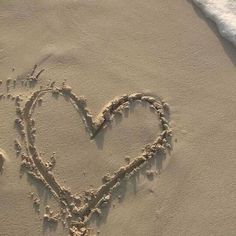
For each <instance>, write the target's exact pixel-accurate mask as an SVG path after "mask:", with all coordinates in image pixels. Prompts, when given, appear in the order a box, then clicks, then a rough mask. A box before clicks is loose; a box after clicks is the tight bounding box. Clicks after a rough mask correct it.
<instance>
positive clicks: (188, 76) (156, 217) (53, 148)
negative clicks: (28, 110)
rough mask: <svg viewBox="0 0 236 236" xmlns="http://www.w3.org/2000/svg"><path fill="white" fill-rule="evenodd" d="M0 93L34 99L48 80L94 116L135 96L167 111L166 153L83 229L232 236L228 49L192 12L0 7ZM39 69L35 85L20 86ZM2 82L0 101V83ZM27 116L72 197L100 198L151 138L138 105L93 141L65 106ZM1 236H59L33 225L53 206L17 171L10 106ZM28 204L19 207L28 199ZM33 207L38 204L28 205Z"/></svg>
mask: <svg viewBox="0 0 236 236" xmlns="http://www.w3.org/2000/svg"><path fill="white" fill-rule="evenodd" d="M0 32H1V36H0V71H1V74H0V80H2V81H3V83H2V85H1V86H0V94H8V93H10V94H12V95H13V96H17V95H19V94H21V97H22V99H23V100H22V102H21V103H22V105H23V104H24V102H25V101H27V99H29V97H30V95H31V94H32V92H34V91H36V90H39V89H40V86H43V87H44V88H45V87H46V86H47V84H48V83H51V82H52V81H55V82H56V85H58V86H59V87H60V86H61V84H62V82H63V81H65V80H66V84H68V85H69V86H71V87H72V91H73V92H74V93H75V94H76V95H78V96H82V95H83V96H85V97H86V99H87V103H88V107H89V108H90V109H91V111H92V113H93V114H94V117H96V115H98V114H99V112H100V111H101V110H102V108H103V107H104V106H105V105H106V104H107V103H108V102H109V101H111V100H113V99H114V98H115V97H117V96H120V95H123V94H130V93H136V92H141V93H145V94H149V95H151V96H153V97H160V98H161V99H163V100H164V101H165V102H167V103H168V104H169V107H170V117H169V118H170V127H171V129H172V130H173V137H172V144H173V147H172V150H171V152H170V153H168V154H167V158H166V159H165V160H163V161H162V162H161V161H160V160H159V161H156V162H148V164H147V167H146V169H148V170H149V169H150V168H151V169H152V170H154V172H155V173H157V174H155V175H154V176H153V178H148V177H147V173H146V169H145V168H144V169H141V170H140V171H139V172H138V174H136V175H135V176H134V177H132V178H131V179H129V180H127V181H124V182H122V181H121V186H120V187H119V188H118V189H117V190H116V191H115V192H114V193H113V194H112V200H111V202H110V204H109V205H108V206H106V207H104V208H102V212H101V215H99V216H93V217H92V219H91V220H90V221H89V224H88V227H90V228H93V229H94V234H98V233H99V235H104V236H110V235H111V236H120V235H124V236H131V235H132V236H133V235H136V236H141V235H149V236H158V235H165V236H172V235H181V236H182V235H191V236H192V235H196V236H198V235H201V236H209V235H214V236H217V235H219V236H220V235H228V236H231V235H232V236H233V235H235V234H236V225H235V220H236V188H235V179H236V172H235V167H236V159H235V152H236V146H235V141H236V120H235V119H234V117H235V116H236V110H235V106H236V94H235V88H236V70H235V66H236V49H235V48H234V47H233V46H232V45H231V44H230V43H229V42H228V41H226V40H225V39H223V38H222V37H221V36H220V34H219V33H218V31H217V29H216V27H215V25H214V24H213V23H212V22H211V21H209V20H208V19H207V18H206V17H205V16H204V15H203V14H202V13H201V11H200V10H199V9H198V8H196V7H195V6H194V5H193V4H192V3H191V1H180V0H176V1H170V0H165V1H162V0H160V1H154V0H149V1H145V2H143V1H135V0H130V1H123V0H120V1H113V0H111V1H107V0H101V1H95V0H89V1H87V0H86V1H85V0H84V1H81V0H79V1H72V0H68V1H56V0H52V1H50V2H48V1H45V0H42V1H35V0H33V1H32V0H31V1H29V0H26V1H24V2H23V3H22V1H16V0H11V1H1V2H0ZM35 64H37V65H38V68H37V72H38V71H40V70H41V69H45V71H44V72H43V73H42V74H41V75H40V77H39V81H38V83H37V84H36V85H35V86H34V87H33V88H30V87H29V86H22V81H24V79H25V78H26V75H27V74H28V73H30V71H31V70H32V68H33V66H34V65H35ZM9 77H11V78H12V80H13V81H14V80H16V82H15V83H16V86H15V88H14V85H13V84H14V82H12V81H11V82H10V87H9V91H8V92H7V86H6V82H7V79H8V78H9ZM41 103H42V104H38V105H37V106H36V107H35V112H34V114H33V118H34V120H35V122H36V127H37V131H36V134H37V135H36V141H35V145H36V147H37V149H38V151H39V152H40V153H41V155H42V159H43V160H44V161H48V160H50V157H51V156H52V154H53V152H55V153H56V154H55V156H56V166H55V168H54V169H53V174H54V176H55V178H56V179H57V180H58V182H59V183H60V185H61V186H65V187H69V188H70V190H71V192H72V193H77V194H80V193H81V192H83V191H85V190H88V189H91V188H94V189H96V188H98V187H99V186H100V185H101V184H102V177H103V176H104V175H105V174H107V172H110V173H113V172H114V171H116V170H117V169H119V167H120V166H122V165H125V164H127V163H126V161H125V157H126V159H127V156H128V157H130V159H131V160H133V159H134V158H136V157H137V156H139V155H140V154H141V153H142V148H143V147H144V146H145V144H147V143H152V142H153V141H154V140H155V138H156V137H157V136H158V135H159V133H160V121H159V119H157V117H156V114H154V113H153V112H151V111H149V108H148V106H144V104H143V102H138V104H137V106H136V107H135V108H134V109H133V110H132V111H130V112H129V114H128V115H126V116H125V115H123V117H122V118H121V117H120V118H116V119H115V120H114V121H113V122H112V125H109V127H108V128H107V129H106V130H105V131H101V132H100V133H99V134H98V135H97V136H96V138H95V139H93V140H91V139H90V137H89V134H88V132H87V131H86V130H85V127H84V123H83V121H82V119H81V116H80V114H78V112H77V111H76V110H75V109H74V107H73V106H72V105H71V103H70V102H68V98H67V97H66V96H65V97H63V96H62V97H61V96H60V97H59V98H58V99H55V98H53V97H52V96H51V95H50V94H46V95H45V96H44V97H43V98H42V102H41ZM0 119H1V122H0V133H1V135H0V151H1V152H2V151H3V154H4V163H3V169H2V171H1V174H0V235H1V236H15V235H17V236H26V235H27V236H28V235H29V236H31V235H34V236H41V235H50V236H51V235H52V236H54V235H57V236H64V235H68V229H66V227H65V228H63V225H62V224H61V222H58V224H53V223H48V222H45V221H44V220H43V216H44V214H45V207H46V206H47V205H50V207H51V208H52V209H53V210H54V211H55V212H57V211H58V210H59V209H60V207H58V203H57V201H56V200H55V198H54V197H53V196H52V194H51V193H50V192H49V191H48V190H46V188H45V187H44V185H43V184H40V183H39V182H38V181H35V179H34V178H32V177H30V176H28V175H27V173H26V172H25V171H21V170H20V165H21V158H20V157H19V156H18V157H17V156H16V150H15V146H14V140H15V139H17V140H21V138H20V135H19V133H18V132H17V130H16V128H15V127H14V120H15V119H16V106H15V101H13V100H11V99H9V98H7V97H6V98H2V99H1V100H0ZM32 192H33V193H34V194H33V199H32V197H29V195H30V193H32ZM34 199H36V200H37V199H40V205H39V209H40V212H38V205H37V204H36V205H35V204H34V203H33V201H34Z"/></svg>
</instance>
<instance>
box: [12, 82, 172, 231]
mask: <svg viewBox="0 0 236 236" xmlns="http://www.w3.org/2000/svg"><path fill="white" fill-rule="evenodd" d="M47 93H52V94H53V95H62V96H65V97H67V98H69V99H70V101H71V102H72V104H73V105H74V106H75V107H76V109H78V110H80V111H82V116H83V117H84V118H85V119H84V122H85V126H86V127H87V128H88V130H89V131H90V133H89V134H90V138H91V139H94V138H95V137H96V135H97V134H98V133H99V132H100V131H101V130H102V129H103V128H104V126H105V125H106V123H107V122H110V118H111V117H113V116H115V114H116V112H119V109H121V108H122V107H124V104H126V103H131V102H135V101H142V102H147V103H148V104H149V105H150V107H151V108H152V109H153V110H154V111H155V112H156V113H157V114H158V115H159V120H160V123H161V129H162V130H161V133H160V135H159V136H157V138H156V139H155V140H154V142H153V143H152V144H151V145H149V144H148V145H146V146H145V148H144V151H143V152H142V153H141V155H140V156H138V157H136V158H134V159H133V161H131V162H130V163H129V164H127V165H126V166H124V167H120V168H119V169H118V170H117V171H115V172H114V173H113V175H112V176H111V177H110V179H108V181H107V182H105V183H104V184H103V185H101V186H100V187H98V188H97V189H96V190H95V192H93V193H90V194H91V195H90V197H91V199H90V200H89V201H88V202H87V203H84V205H83V206H81V207H80V208H77V209H76V210H75V207H74V206H73V207H71V205H72V203H73V202H75V196H74V195H73V194H72V193H71V192H70V191H69V190H68V189H65V188H63V187H61V186H60V184H59V183H58V182H57V180H56V179H55V177H54V176H53V174H52V173H51V172H50V171H49V170H48V169H47V167H46V166H45V163H44V162H43V160H42V159H41V158H40V155H39V154H38V151H37V149H36V147H35V145H34V142H35V140H34V135H33V132H32V131H33V129H34V124H33V122H32V121H33V120H32V115H33V112H34V109H35V106H36V104H37V101H38V100H39V99H40V98H41V97H42V96H43V95H45V94H47ZM17 105H18V106H17V114H18V116H19V119H16V124H17V125H18V128H19V131H20V134H21V137H22V140H23V144H24V146H25V149H26V155H24V156H23V157H24V158H23V161H22V166H23V167H26V168H27V169H28V174H29V175H31V176H33V177H34V178H36V179H38V180H40V181H41V182H42V183H43V184H44V185H45V187H46V188H48V189H49V190H50V192H51V193H52V194H53V195H54V197H55V198H56V199H57V200H58V201H59V203H60V204H61V206H62V207H63V208H65V209H67V211H68V212H69V214H70V215H71V217H70V218H72V219H76V221H75V220H74V221H73V222H72V221H71V220H70V219H69V220H68V222H69V227H70V233H71V235H73V233H74V232H75V231H76V230H78V229H79V228H81V227H84V226H85V225H86V223H87V222H88V220H89V219H90V217H91V216H92V214H93V213H94V212H95V211H94V209H96V207H97V206H99V205H100V204H101V202H102V201H103V200H104V196H109V195H110V193H111V192H112V191H113V190H114V189H115V188H117V187H118V185H119V183H120V181H121V180H122V179H124V178H125V177H126V176H127V175H129V176H131V175H133V174H134V173H135V172H136V170H137V169H139V168H141V167H142V164H144V163H145V162H146V161H148V160H150V159H152V158H153V157H154V156H155V155H156V154H158V152H161V153H165V151H166V150H167V149H170V148H171V137H172V131H171V129H170V127H169V123H168V119H167V118H166V117H167V114H166V113H167V110H168V109H169V108H168V106H167V104H166V103H164V102H163V101H161V100H160V99H159V98H158V99H157V98H155V97H153V96H150V95H148V94H144V93H133V94H130V95H122V96H120V97H116V98H115V99H113V100H111V101H110V102H109V103H108V104H107V105H106V106H105V107H104V108H103V109H102V111H101V112H100V113H99V114H98V115H97V117H96V119H93V116H92V114H91V113H90V112H89V110H88V109H87V105H86V101H85V100H84V99H83V98H81V97H78V96H77V95H76V94H74V93H73V92H72V90H71V88H70V87H69V86H66V85H65V84H63V86H62V87H61V88H47V89H41V90H37V91H35V92H34V93H33V94H32V95H31V97H30V98H29V100H28V101H27V102H26V103H25V106H24V108H23V110H22V109H21V108H20V104H17Z"/></svg>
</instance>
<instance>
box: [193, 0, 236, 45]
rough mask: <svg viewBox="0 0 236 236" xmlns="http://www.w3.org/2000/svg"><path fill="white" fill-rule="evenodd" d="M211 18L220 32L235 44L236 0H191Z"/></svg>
mask: <svg viewBox="0 0 236 236" xmlns="http://www.w3.org/2000/svg"><path fill="white" fill-rule="evenodd" d="M193 2H194V3H195V4H196V5H197V6H199V7H200V8H201V9H202V10H203V12H204V13H205V14H206V15H207V17H209V18H210V19H212V20H213V21H214V22H215V23H216V25H217V27H218V29H219V31H220V34H221V35H222V36H223V37H225V38H227V39H228V40H229V41H231V42H232V43H233V44H234V46H236V0H193Z"/></svg>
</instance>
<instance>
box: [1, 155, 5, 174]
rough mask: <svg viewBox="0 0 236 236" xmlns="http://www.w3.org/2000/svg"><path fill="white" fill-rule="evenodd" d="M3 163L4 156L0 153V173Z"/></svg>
mask: <svg viewBox="0 0 236 236" xmlns="http://www.w3.org/2000/svg"><path fill="white" fill-rule="evenodd" d="M4 162H5V156H4V154H3V153H2V152H0V171H2V169H3V164H4Z"/></svg>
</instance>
